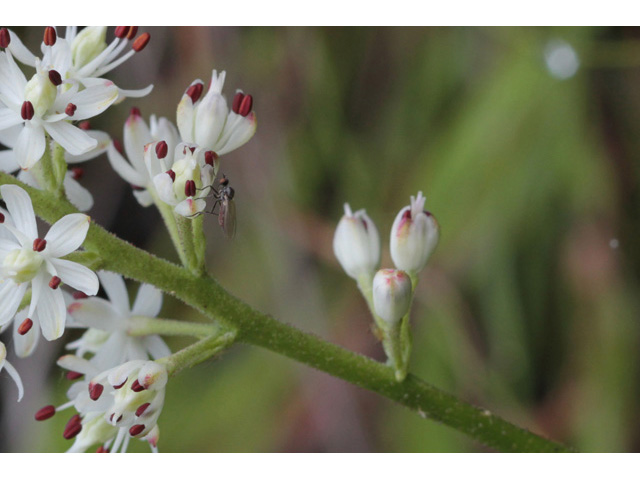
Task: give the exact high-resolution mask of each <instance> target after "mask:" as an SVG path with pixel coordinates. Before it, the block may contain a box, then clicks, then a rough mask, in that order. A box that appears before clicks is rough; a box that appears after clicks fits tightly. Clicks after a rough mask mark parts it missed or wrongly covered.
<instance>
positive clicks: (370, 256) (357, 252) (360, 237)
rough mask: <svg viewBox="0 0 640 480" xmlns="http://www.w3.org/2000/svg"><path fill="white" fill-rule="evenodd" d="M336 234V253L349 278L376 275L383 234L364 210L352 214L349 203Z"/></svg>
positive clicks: (334, 243) (345, 207) (346, 204)
mask: <svg viewBox="0 0 640 480" xmlns="http://www.w3.org/2000/svg"><path fill="white" fill-rule="evenodd" d="M344 211H345V214H344V215H343V217H342V219H340V222H339V223H338V227H337V228H336V232H335V234H334V237H333V252H334V254H335V256H336V258H337V259H338V261H339V262H340V265H342V268H343V269H344V271H345V272H346V273H347V275H349V276H350V277H352V278H354V279H356V280H357V279H358V278H360V277H362V276H373V274H374V272H375V270H376V268H377V267H378V264H379V263H380V253H381V249H380V235H379V234H378V229H377V228H376V226H375V224H374V223H373V221H372V220H371V219H370V218H369V216H368V215H367V214H366V212H365V211H364V210H358V211H357V212H355V213H352V211H351V207H350V206H349V204H348V203H345V205H344Z"/></svg>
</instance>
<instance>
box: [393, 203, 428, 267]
mask: <svg viewBox="0 0 640 480" xmlns="http://www.w3.org/2000/svg"><path fill="white" fill-rule="evenodd" d="M424 202H425V197H423V196H422V192H418V195H417V196H416V197H413V196H412V197H411V205H408V206H406V207H404V208H402V209H401V210H400V212H398V215H397V216H396V218H395V220H394V222H393V226H392V227H391V258H392V259H393V263H394V264H395V266H396V267H397V268H399V269H400V270H405V271H406V272H409V273H410V274H412V275H414V274H416V273H417V272H419V271H420V270H422V269H423V268H424V266H425V264H426V263H427V260H428V259H429V256H430V255H431V252H433V249H434V248H435V247H436V245H437V243H438V237H439V227H438V222H437V221H436V219H435V217H434V216H433V215H431V213H429V212H427V211H425V210H424Z"/></svg>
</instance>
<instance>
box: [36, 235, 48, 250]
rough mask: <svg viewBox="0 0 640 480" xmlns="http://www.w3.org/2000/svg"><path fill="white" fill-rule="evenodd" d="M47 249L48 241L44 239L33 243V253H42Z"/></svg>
mask: <svg viewBox="0 0 640 480" xmlns="http://www.w3.org/2000/svg"><path fill="white" fill-rule="evenodd" d="M46 247H47V241H46V240H45V239H44V238H36V239H35V240H34V241H33V251H34V252H41V251H43V250H44V249H45V248H46Z"/></svg>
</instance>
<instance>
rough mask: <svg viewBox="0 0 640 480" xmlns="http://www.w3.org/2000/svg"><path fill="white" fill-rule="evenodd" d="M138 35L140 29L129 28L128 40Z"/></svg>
mask: <svg viewBox="0 0 640 480" xmlns="http://www.w3.org/2000/svg"><path fill="white" fill-rule="evenodd" d="M136 33H138V27H129V33H127V40H131V39H132V38H133V37H135V36H136Z"/></svg>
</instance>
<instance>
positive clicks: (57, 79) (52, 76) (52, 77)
mask: <svg viewBox="0 0 640 480" xmlns="http://www.w3.org/2000/svg"><path fill="white" fill-rule="evenodd" d="M49 81H50V82H51V83H53V84H54V85H55V86H56V87H57V86H58V85H61V84H62V77H61V76H60V74H59V73H58V71H57V70H49Z"/></svg>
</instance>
